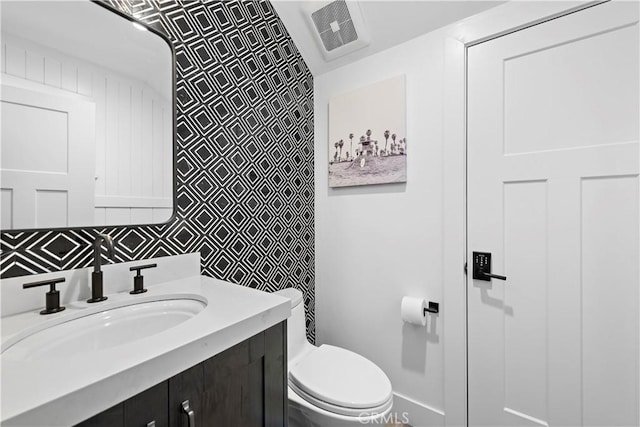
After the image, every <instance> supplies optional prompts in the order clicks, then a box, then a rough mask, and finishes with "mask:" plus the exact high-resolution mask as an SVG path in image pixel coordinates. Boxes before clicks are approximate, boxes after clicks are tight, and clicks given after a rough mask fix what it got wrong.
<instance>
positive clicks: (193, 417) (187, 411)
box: [182, 400, 196, 427]
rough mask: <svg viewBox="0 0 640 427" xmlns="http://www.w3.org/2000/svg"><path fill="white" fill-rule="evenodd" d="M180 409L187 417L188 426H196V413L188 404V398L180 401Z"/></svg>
mask: <svg viewBox="0 0 640 427" xmlns="http://www.w3.org/2000/svg"><path fill="white" fill-rule="evenodd" d="M182 410H183V411H184V413H185V414H187V417H189V427H196V413H195V412H194V411H193V409H191V407H190V406H189V400H185V401H184V402H182Z"/></svg>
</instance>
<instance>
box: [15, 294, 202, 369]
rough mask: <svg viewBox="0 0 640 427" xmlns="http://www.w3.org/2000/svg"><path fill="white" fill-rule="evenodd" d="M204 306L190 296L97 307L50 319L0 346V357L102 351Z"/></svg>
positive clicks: (176, 321)
mask: <svg viewBox="0 0 640 427" xmlns="http://www.w3.org/2000/svg"><path fill="white" fill-rule="evenodd" d="M206 305H207V304H206V303H205V302H204V301H202V300H199V299H196V298H195V297H194V298H179V299H158V300H153V301H146V302H140V303H133V304H132V303H131V302H130V301H127V302H121V303H119V304H116V306H111V307H108V308H107V309H106V310H105V309H104V308H103V309H102V311H98V312H96V310H100V307H95V308H93V307H92V308H91V310H90V312H87V313H84V312H82V313H79V314H77V315H74V316H70V317H68V318H65V317H60V318H58V319H56V320H53V319H52V320H53V321H52V322H51V323H50V324H46V325H42V326H41V327H39V328H36V329H34V330H30V331H25V333H24V334H20V336H18V337H14V339H13V340H11V341H12V342H10V343H3V344H4V345H3V349H2V357H3V358H5V359H14V360H21V361H28V360H37V359H52V358H56V359H57V358H64V357H68V356H71V355H78V354H81V353H85V352H93V351H100V350H105V349H107V348H111V347H115V346H118V345H122V344H127V343H131V342H133V341H137V340H140V339H143V338H146V337H149V336H151V335H154V334H157V333H160V332H163V331H166V330H167V329H169V328H172V327H174V326H176V325H179V324H180V323H183V322H185V321H187V320H189V319H191V318H192V317H194V316H195V315H197V314H198V313H199V312H201V311H202V310H203V309H204V308H205V307H206ZM103 307H104V306H103ZM87 311H89V310H87Z"/></svg>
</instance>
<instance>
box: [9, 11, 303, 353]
mask: <svg viewBox="0 0 640 427" xmlns="http://www.w3.org/2000/svg"><path fill="white" fill-rule="evenodd" d="M108 3H109V4H111V5H112V6H114V7H117V8H118V9H120V10H121V11H123V12H124V13H126V14H129V15H132V16H134V17H136V18H137V19H139V20H141V21H143V22H145V23H147V24H149V25H152V26H153V27H154V28H157V29H159V30H160V31H162V32H164V33H165V34H166V35H167V36H168V38H169V39H170V40H171V42H172V43H173V46H174V48H175V52H176V62H177V63H176V80H177V82H176V83H177V102H176V103H177V109H178V110H177V165H176V166H177V173H176V176H177V214H176V216H175V218H174V219H173V220H172V221H171V222H170V223H168V224H165V225H153V226H136V227H102V228H84V229H76V230H66V231H55V230H52V231H45V232H17V233H14V232H3V233H1V236H0V251H1V253H0V260H1V268H2V278H6V277H15V276H23V275H28V274H35V273H43V272H51V271H58V270H65V269H72V268H82V267H88V266H89V265H90V264H91V261H92V247H91V245H92V242H93V240H94V238H95V236H96V234H98V233H107V234H109V235H111V236H112V237H113V238H114V240H115V242H116V255H115V260H116V262H123V261H132V260H140V259H146V258H151V257H157V256H165V255H175V254H183V253H189V252H200V253H201V256H202V265H201V271H202V274H205V275H208V276H212V277H216V278H219V279H223V280H227V281H230V282H233V283H237V284H239V285H243V286H251V287H255V288H258V289H263V290H269V291H273V290H277V289H282V288H285V287H295V288H298V289H300V290H302V291H303V293H304V301H305V306H306V309H307V333H308V336H309V339H310V340H312V341H315V321H314V320H315V319H314V318H315V316H314V313H315V298H314V207H313V201H314V182H313V77H312V75H311V73H310V71H309V69H308V68H307V66H306V64H305V63H304V61H303V59H302V57H301V56H300V54H299V52H298V50H297V49H296V47H295V45H294V44H293V41H292V40H291V38H290V37H289V35H288V33H287V31H286V30H285V28H284V26H283V24H282V22H281V21H280V19H279V18H278V17H277V15H276V14H275V12H274V10H273V7H272V6H271V4H270V3H269V2H268V1H264V0H263V1H239V0H234V1H220V0H218V1H176V0H171V1H156V0H153V1H151V0H144V1H141V0H110V1H109V2H108ZM104 262H105V263H106V262H107V261H106V260H105V261H104Z"/></svg>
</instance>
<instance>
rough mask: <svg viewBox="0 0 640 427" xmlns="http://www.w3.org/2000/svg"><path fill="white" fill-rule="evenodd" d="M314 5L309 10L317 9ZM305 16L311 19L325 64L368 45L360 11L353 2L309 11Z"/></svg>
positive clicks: (336, 3)
mask: <svg viewBox="0 0 640 427" xmlns="http://www.w3.org/2000/svg"><path fill="white" fill-rule="evenodd" d="M317 4H318V3H317V2H314V3H313V4H310V5H309V7H313V6H316V7H317ZM312 5H313V6H312ZM307 16H308V17H310V19H311V23H312V25H313V30H314V31H313V33H314V34H315V36H316V40H317V41H318V45H319V47H320V50H321V51H322V54H323V55H324V57H325V59H326V60H328V61H330V60H332V59H335V58H337V57H339V56H342V55H345V54H347V53H350V52H353V51H355V50H358V49H361V48H363V47H365V46H367V45H368V44H369V35H368V32H367V31H366V29H365V27H364V21H363V19H362V13H361V12H360V7H359V6H358V4H357V3H356V2H354V1H349V2H347V1H345V0H336V1H333V2H330V3H327V4H326V5H324V6H323V7H321V8H320V9H316V10H308V15H307Z"/></svg>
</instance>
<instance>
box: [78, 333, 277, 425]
mask: <svg viewBox="0 0 640 427" xmlns="http://www.w3.org/2000/svg"><path fill="white" fill-rule="evenodd" d="M286 342H287V341H286V322H282V323H279V324H277V325H275V326H272V327H271V328H269V329H267V330H266V331H263V332H260V333H258V334H256V335H254V336H253V337H251V338H249V339H247V340H245V341H243V342H241V343H239V344H236V345H235V346H233V347H231V348H230V349H228V350H225V351H223V352H222V353H220V354H218V355H216V356H213V357H212V358H210V359H207V360H205V361H204V362H202V363H199V364H197V365H196V366H193V367H191V368H189V369H187V370H185V371H183V372H181V373H179V374H178V375H175V376H173V377H171V378H169V379H168V380H166V381H163V382H161V383H160V384H157V385H155V386H153V387H151V388H149V389H147V390H145V391H143V392H142V393H139V394H137V395H135V396H133V397H131V398H129V399H127V400H125V401H124V402H121V403H119V404H117V405H114V406H113V407H111V408H109V409H107V410H106V411H104V412H102V413H100V414H98V415H96V416H94V417H92V418H90V419H89V420H86V421H84V422H81V423H80V424H78V427H125V426H126V427H129V426H132V427H133V426H150V425H151V426H156V427H161V426H172V427H173V426H176V427H177V426H180V427H181V426H188V427H193V426H212V425H220V426H238V427H240V426H247V427H255V426H284V425H286V422H285V420H286V419H287V412H286V410H287V395H286V391H287V384H286V377H285V373H286V365H285V363H284V362H285V361H286Z"/></svg>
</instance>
